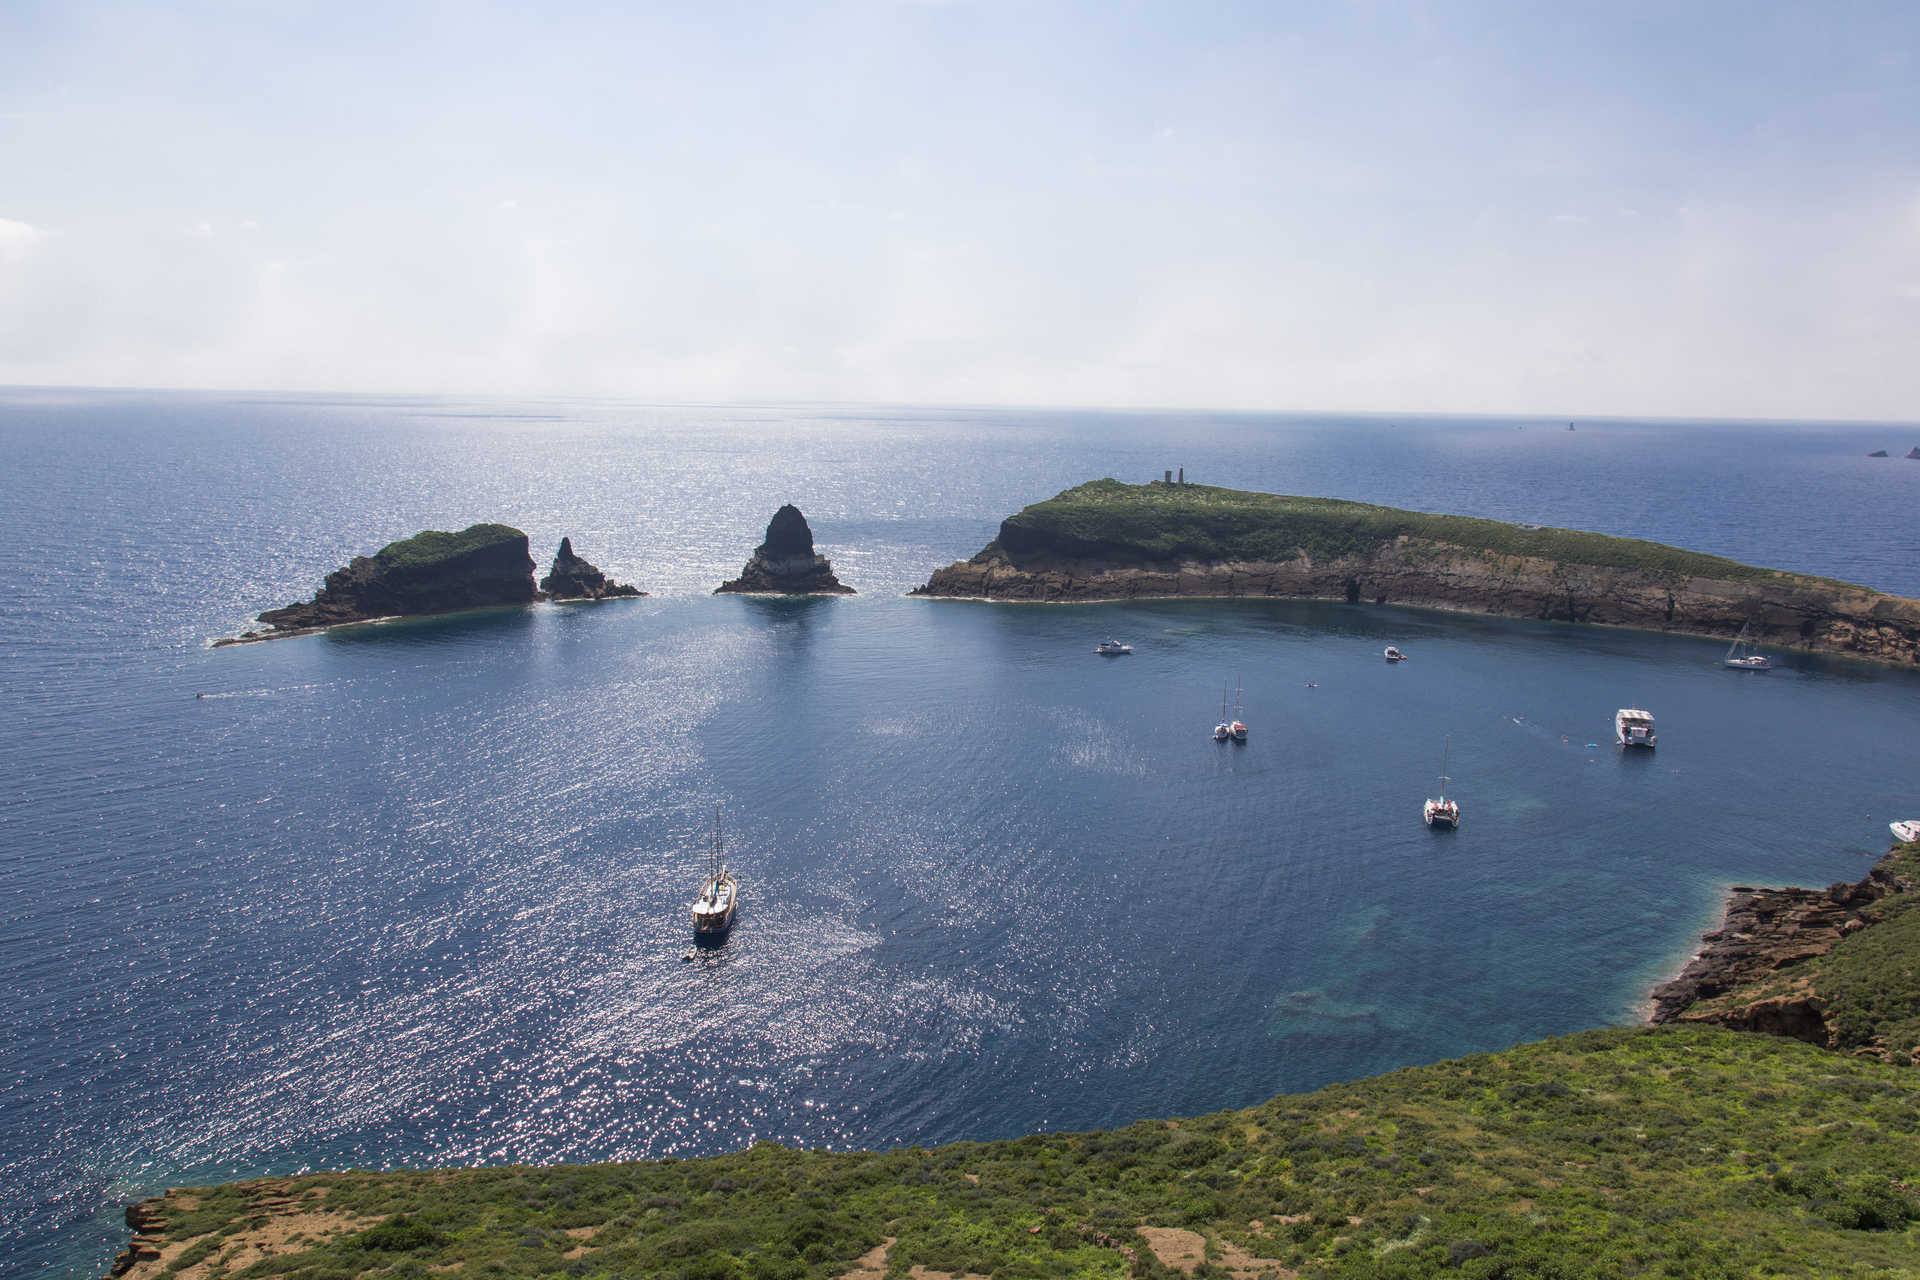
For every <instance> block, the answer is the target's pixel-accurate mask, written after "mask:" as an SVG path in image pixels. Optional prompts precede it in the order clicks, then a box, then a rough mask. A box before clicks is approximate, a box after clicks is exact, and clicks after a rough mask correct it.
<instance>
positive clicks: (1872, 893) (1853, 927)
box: [1648, 846, 1920, 1052]
mask: <svg viewBox="0 0 1920 1280" xmlns="http://www.w3.org/2000/svg"><path fill="white" fill-rule="evenodd" d="M1910 865H1911V864H1910V863H1907V862H1906V861H1905V860H1904V859H1903V857H1902V855H1901V851H1900V849H1899V847H1898V846H1896V847H1895V848H1894V849H1893V850H1892V851H1891V852H1889V853H1888V854H1887V856H1886V857H1884V858H1882V859H1881V860H1880V862H1879V863H1878V864H1876V865H1875V867H1874V869H1873V870H1872V871H1871V872H1869V873H1868V874H1867V876H1866V877H1865V878H1864V879H1862V880H1860V881H1859V882H1858V883H1856V884H1847V883H1845V882H1842V883H1839V884H1833V885H1829V886H1827V887H1826V888H1825V889H1794V888H1788V889H1755V888H1750V887H1748V886H1746V885H1739V886H1736V887H1735V888H1734V889H1733V891H1732V896H1731V898H1729V900H1728V902H1727V910H1726V916H1725V918H1724V919H1723V920H1722V922H1721V925H1720V927H1719V928H1718V929H1716V930H1714V931H1713V932H1712V933H1709V934H1705V935H1703V936H1702V938H1701V941H1702V942H1704V943H1705V944H1706V945H1705V946H1704V947H1703V948H1702V949H1701V951H1700V953H1699V954H1698V955H1696V956H1695V957H1694V958H1693V959H1692V960H1691V961H1690V962H1689V963H1688V964H1687V967H1686V968H1685V969H1683V970H1681V972H1680V974H1679V975H1678V976H1677V977H1675V978H1673V979H1671V980H1670V981H1668V982H1664V983H1662V984H1661V985H1659V986H1658V987H1655V988H1654V990H1653V997H1652V999H1653V1012H1652V1014H1651V1016H1650V1017H1649V1018H1648V1021H1650V1022H1655V1023H1661V1022H1698V1023H1711V1024H1714V1025H1718V1026H1723V1027H1729V1028H1731V1029H1733V1030H1735V1031H1759V1032H1763V1033H1765V1034H1769V1035H1777V1036H1787V1037H1790V1038H1792V1039H1795V1040H1805V1041H1807V1042H1808V1043H1809V1044H1816V1045H1820V1046H1821V1047H1822V1048H1829V1049H1832V1048H1841V1047H1843V1046H1842V1044H1841V1036H1840V1034H1839V1032H1838V1031H1836V1030H1835V1028H1834V1027H1833V1026H1832V1025H1831V1024H1830V1023H1829V1022H1828V1020H1827V1001H1826V1000H1825V999H1824V998H1823V997H1822V996H1821V995H1820V994H1819V993H1818V991H1816V990H1815V989H1814V984H1813V983H1812V982H1810V981H1808V980H1807V979H1806V978H1805V977H1803V976H1800V975H1798V974H1797V973H1796V971H1797V970H1799V969H1800V968H1801V966H1804V965H1807V964H1808V963H1809V962H1811V961H1817V960H1819V959H1820V958H1821V957H1823V956H1825V955H1826V954H1827V953H1828V952H1829V951H1831V950H1833V948H1834V946H1835V944H1837V943H1838V942H1839V941H1840V940H1841V939H1842V938H1844V937H1846V936H1847V935H1849V934H1852V933H1857V932H1859V931H1860V930H1861V929H1865V928H1868V927H1870V926H1871V925H1872V923H1873V913H1872V912H1870V911H1869V910H1868V908H1870V907H1872V906H1873V905H1874V904H1875V903H1877V902H1879V901H1881V900H1882V899H1883V898H1887V897H1889V896H1891V895H1893V894H1899V893H1912V892H1914V891H1915V890H1916V889H1920V884H1916V883H1915V881H1914V879H1913V877H1912V876H1911V875H1910V874H1909V873H1908V869H1909V867H1910ZM1748 988H1751V990H1745V989H1748ZM1723 997H1726V998H1723ZM1869 1051H1873V1050H1869ZM1874 1052H1878V1051H1874Z"/></svg>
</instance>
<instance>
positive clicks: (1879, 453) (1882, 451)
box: [1867, 449, 1887, 458]
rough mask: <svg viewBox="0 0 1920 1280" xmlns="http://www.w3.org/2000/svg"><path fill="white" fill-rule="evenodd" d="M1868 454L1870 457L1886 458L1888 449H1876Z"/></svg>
mask: <svg viewBox="0 0 1920 1280" xmlns="http://www.w3.org/2000/svg"><path fill="white" fill-rule="evenodd" d="M1867 456H1868V457H1869V458H1884V457H1886V456H1887V451H1886V450H1885V449H1875V450H1874V451H1873V452H1872V453H1870V454H1868V455H1867Z"/></svg>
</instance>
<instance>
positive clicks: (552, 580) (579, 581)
mask: <svg viewBox="0 0 1920 1280" xmlns="http://www.w3.org/2000/svg"><path fill="white" fill-rule="evenodd" d="M540 590H542V591H544V592H546V594H547V595H548V596H550V597H551V598H553V599H555V600H613V599H617V598H620V597H625V596H643V595H645V594H647V593H646V592H644V591H642V590H640V588H638V587H629V586H625V585H623V584H621V583H618V582H615V581H613V580H612V579H610V578H608V577H607V575H606V574H604V573H602V572H600V570H599V569H597V568H596V567H594V566H593V565H592V564H589V563H588V562H587V561H585V560H583V559H581V558H580V557H579V556H577V555H575V554H574V553H573V539H572V538H562V539H560V550H559V551H558V552H557V553H556V554H555V555H554V557H553V565H552V567H551V568H549V569H548V570H547V576H546V577H544V578H542V579H540Z"/></svg>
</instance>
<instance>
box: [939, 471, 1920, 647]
mask: <svg viewBox="0 0 1920 1280" xmlns="http://www.w3.org/2000/svg"><path fill="white" fill-rule="evenodd" d="M912 594H914V595H920V596H945V597H958V598H973V599H988V600H1036V601H1055V602H1065V601H1092V600H1131V599H1148V598H1157V597H1178V596H1218V597H1244V596H1252V597H1263V598H1274V597H1292V598H1305V599H1319V600H1344V601H1347V602H1348V603H1355V604H1357V603H1362V602H1366V603H1374V604H1403V605H1419V606H1425V607H1430V608H1440V609H1453V610H1460V611H1464V612H1471V613H1487V614H1496V615H1499V616H1502V617H1510V618H1538V619H1543V620H1557V621H1565V622H1579V623H1592V624H1597V625H1605V626H1617V627H1634V628H1639V629H1642V630H1648V631H1670V632H1679V633H1684V634H1690V635H1702V636H1716V637H1729V638H1730V637H1732V636H1735V635H1737V634H1739V632H1740V629H1741V627H1742V626H1743V625H1747V626H1749V627H1750V629H1751V631H1750V634H1751V637H1752V638H1753V639H1754V640H1755V641H1756V642H1758V643H1760V644H1765V645H1775V646H1782V647H1786V648H1793V649H1804V650H1810V651H1816V652H1831V653H1844V654H1848V655H1851V656H1854V657H1860V658H1868V659H1872V660H1874V661H1879V662H1886V663H1891V664H1898V665H1903V666H1911V665H1915V664H1917V663H1920V601H1914V600H1907V599H1904V598H1902V597H1899V596H1889V595H1883V594H1882V593H1880V592H1877V591H1873V590H1871V589H1869V588H1866V587H1860V586H1855V585H1853V584H1850V583H1845V582H1836V581H1832V580H1830V579H1825V578H1814V577H1809V576H1806V575H1802V574H1793V573H1784V572H1779V571H1776V570H1770V569H1761V568H1755V567H1754V566H1751V565H1743V564H1740V563H1738V562H1737V561H1733V560H1727V559H1725V558H1723V557H1720V556H1710V555H1704V554H1700V553H1697V552H1689V551H1684V550H1681V549H1679V548H1675V547H1667V546H1662V545H1661V544H1659V543H1653V542H1643V541H1640V540H1638V539H1631V538H1614V537H1609V536H1606V535H1604V534H1595V533H1583V532H1580V531H1577V530H1570V529H1553V528H1542V527H1536V526H1527V525H1514V524H1505V523H1502V522H1500V521H1495V520H1479V519H1473V518H1469V517H1462V516H1440V515H1430V514H1427V513H1424V512H1415V511H1401V510H1398V509H1396V508H1392V507H1378V506H1372V505H1370V504H1366V503H1358V502H1341V501H1337V500H1334V499H1323V498H1292V497H1284V496H1281V495H1276V494H1262V493H1249V492H1244V491H1240V490H1234V489H1219V488H1213V487H1211V486H1204V485H1192V484H1163V483H1160V482H1155V483H1152V484H1147V485H1126V484H1122V483H1121V482H1119V481H1117V480H1099V481H1094V482H1092V483H1090V484H1084V485H1080V486H1078V487H1077V488H1074V489H1069V490H1067V491H1066V492H1064V493H1062V494H1059V495H1058V496H1057V497H1055V498H1052V499H1050V500H1048V501H1046V502H1041V503H1035V504H1034V505H1033V506H1030V507H1028V508H1026V509H1025V510H1024V511H1021V512H1019V513H1018V514H1016V515H1014V516H1010V517H1009V518H1008V519H1006V520H1005V521H1003V522H1002V523H1001V526H1000V532H999V535H998V536H997V537H996V538H995V539H994V540H993V541H992V542H990V543H989V544H987V546H986V548H985V549H983V550H982V551H981V552H980V553H979V554H977V555H975V556H974V557H973V558H972V559H970V560H964V561H960V562H958V563H956V564H952V565H949V566H947V567H946V568H944V569H940V570H938V571H936V572H935V573H934V574H933V576H932V577H931V578H930V579H929V580H928V582H927V583H926V584H925V585H923V586H921V587H917V588H915V590H914V591H913V592H912Z"/></svg>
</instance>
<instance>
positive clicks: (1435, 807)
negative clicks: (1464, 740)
mask: <svg viewBox="0 0 1920 1280" xmlns="http://www.w3.org/2000/svg"><path fill="white" fill-rule="evenodd" d="M1451 740H1452V737H1451V735H1449V736H1448V737H1446V738H1442V739H1441V740H1440V798H1439V799H1438V800H1435V799H1433V798H1432V797H1428V799H1427V802H1426V803H1425V804H1424V805H1422V806H1420V816H1421V817H1422V818H1424V819H1425V820H1426V823H1427V825H1428V826H1430V827H1454V828H1457V827H1459V825H1460V802H1459V801H1458V800H1449V799H1447V783H1449V782H1451V781H1452V779H1451V778H1449V777H1447V744H1448V743H1449V742H1450V741H1451Z"/></svg>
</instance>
